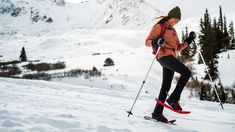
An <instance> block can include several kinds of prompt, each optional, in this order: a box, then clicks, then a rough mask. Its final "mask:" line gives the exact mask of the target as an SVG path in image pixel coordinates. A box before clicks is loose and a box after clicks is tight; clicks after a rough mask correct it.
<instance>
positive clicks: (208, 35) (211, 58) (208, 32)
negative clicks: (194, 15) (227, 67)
mask: <svg viewBox="0 0 235 132" xmlns="http://www.w3.org/2000/svg"><path fill="white" fill-rule="evenodd" d="M200 27H201V30H200V34H199V43H200V46H201V52H202V55H203V57H204V60H205V62H206V65H207V66H208V69H209V74H210V75H211V76H212V78H213V79H215V78H217V77H218V70H217V64H218V61H217V60H216V59H217V58H218V56H217V55H216V53H217V52H216V48H212V47H216V34H215V33H216V32H215V30H214V29H213V27H212V24H211V19H210V15H209V12H208V10H207V9H206V11H205V14H204V18H203V19H201V21H200ZM199 63H202V61H201V60H199ZM205 79H208V75H206V76H205Z"/></svg>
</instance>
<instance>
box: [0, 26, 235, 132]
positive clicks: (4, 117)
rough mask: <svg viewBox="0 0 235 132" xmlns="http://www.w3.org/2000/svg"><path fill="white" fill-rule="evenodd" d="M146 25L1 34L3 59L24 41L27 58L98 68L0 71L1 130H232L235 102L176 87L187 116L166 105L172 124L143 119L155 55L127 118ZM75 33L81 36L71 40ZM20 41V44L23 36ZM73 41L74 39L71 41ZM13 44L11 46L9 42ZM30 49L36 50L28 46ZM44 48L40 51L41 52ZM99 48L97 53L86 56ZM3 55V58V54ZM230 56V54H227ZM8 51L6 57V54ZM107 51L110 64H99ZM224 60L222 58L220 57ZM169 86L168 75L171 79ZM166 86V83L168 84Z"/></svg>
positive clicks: (144, 55) (152, 90)
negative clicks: (68, 73) (27, 75)
mask: <svg viewBox="0 0 235 132" xmlns="http://www.w3.org/2000/svg"><path fill="white" fill-rule="evenodd" d="M147 34H148V32H147V31H132V30H113V29H109V30H108V29H100V30H95V31H94V32H93V31H91V32H90V31H86V30H70V31H66V32H59V31H58V32H56V33H47V34H45V35H43V36H37V37H34V36H24V37H19V38H17V39H14V40H11V41H8V40H6V41H2V42H3V44H2V47H3V49H4V51H3V52H2V54H3V55H4V56H3V58H4V59H5V60H8V59H13V58H15V57H17V56H18V54H19V53H17V52H15V51H16V50H17V49H19V48H18V45H24V46H25V48H26V52H27V54H28V55H29V59H31V60H38V59H39V60H43V61H49V62H55V61H59V60H60V61H65V62H66V64H67V69H68V70H69V69H73V68H76V67H79V68H92V66H96V67H97V68H98V69H100V70H101V71H102V72H103V73H104V75H103V76H101V77H94V78H89V79H84V77H79V78H65V79H54V80H53V81H50V82H48V81H38V80H22V79H9V78H0V82H1V83H0V87H1V89H0V100H1V102H0V130H2V131H40V132H43V131H68V132H74V131H75V132H88V131H89V132H90V131H94V132H143V131H148V132H152V131H156V130H157V131H162V132H164V131H205V132H206V131H233V130H235V115H234V112H235V106H234V105H231V104H224V107H225V109H221V108H220V107H219V106H218V103H215V102H206V101H199V100H198V99H196V98H191V99H190V98H189V97H188V96H189V91H188V90H187V89H185V90H184V92H183V95H182V96H183V97H182V101H181V102H182V105H183V108H184V109H185V110H190V111H191V112H192V113H191V114H189V115H179V114H175V113H172V111H169V110H165V111H164V112H165V116H166V117H167V118H169V119H177V122H176V124H175V125H165V124H162V123H156V122H151V121H146V120H144V119H143V117H144V116H145V115H150V114H151V113H152V111H153V108H154V105H155V101H154V98H155V97H156V96H157V95H158V92H159V88H160V85H161V67H160V65H159V64H158V63H156V62H155V64H154V66H153V68H152V70H151V72H150V74H149V77H148V79H147V82H146V84H145V86H144V89H143V91H142V92H141V94H140V97H139V99H138V101H137V103H136V106H135V107H134V109H133V111H132V112H133V113H134V115H132V116H130V117H129V118H127V113H126V111H128V110H130V107H131V105H132V103H133V101H134V98H135V96H136V94H137V91H138V89H139V88H140V85H141V82H142V81H143V80H142V79H144V76H145V74H146V72H147V70H148V68H149V66H150V63H151V61H152V59H153V56H152V55H151V49H150V48H146V47H145V45H144V44H143V41H144V38H145V37H146V35H147ZM78 38H81V39H78ZM24 40H26V41H27V43H25V41H24ZM78 43H80V45H78ZM12 47H14V48H12ZM35 49H37V50H35ZM42 53H43V54H42ZM92 53H101V55H92ZM9 56H10V57H9ZM230 56H231V58H233V53H231V55H230ZM8 57H9V58H8ZM107 57H111V58H112V59H113V60H114V63H115V66H114V67H103V64H104V60H105V58H107ZM224 59H225V58H224ZM174 85H175V82H174V84H173V86H174ZM171 90H172V89H171Z"/></svg>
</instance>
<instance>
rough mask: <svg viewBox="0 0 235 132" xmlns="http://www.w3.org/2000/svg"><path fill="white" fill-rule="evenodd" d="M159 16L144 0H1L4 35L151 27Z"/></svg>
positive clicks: (0, 9) (0, 14)
mask: <svg viewBox="0 0 235 132" xmlns="http://www.w3.org/2000/svg"><path fill="white" fill-rule="evenodd" d="M159 15H160V11H159V10H157V9H155V8H154V7H152V6H151V5H149V4H148V3H146V2H145V1H144V0H128V1H126V0H87V1H81V2H79V3H70V2H68V1H64V0H34V1H32V0H1V1H0V16H1V21H0V23H1V25H2V26H1V28H2V30H1V34H15V33H16V32H19V31H23V33H27V32H29V31H30V32H32V31H40V32H42V31H44V32H45V30H53V29H58V28H62V29H67V28H125V29H126V28H128V29H133V28H135V29H138V28H146V27H149V25H150V23H152V20H153V18H154V17H156V16H159ZM146 23H148V24H146ZM146 25H148V26H146Z"/></svg>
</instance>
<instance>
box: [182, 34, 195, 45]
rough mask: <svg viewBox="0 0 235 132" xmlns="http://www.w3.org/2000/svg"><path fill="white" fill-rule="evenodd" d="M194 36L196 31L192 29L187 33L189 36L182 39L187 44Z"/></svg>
mask: <svg viewBox="0 0 235 132" xmlns="http://www.w3.org/2000/svg"><path fill="white" fill-rule="evenodd" d="M196 36H197V35H196V33H195V32H194V31H191V32H190V33H189V36H188V37H187V38H186V39H185V40H184V41H185V42H187V44H188V45H189V44H191V43H192V41H193V40H194V39H195V38H196Z"/></svg>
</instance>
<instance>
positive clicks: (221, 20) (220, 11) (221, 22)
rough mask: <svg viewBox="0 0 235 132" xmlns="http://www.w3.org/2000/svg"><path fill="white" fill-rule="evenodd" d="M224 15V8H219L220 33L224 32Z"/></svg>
mask: <svg viewBox="0 0 235 132" xmlns="http://www.w3.org/2000/svg"><path fill="white" fill-rule="evenodd" d="M223 26H224V24H223V13H222V7H221V5H220V6H219V18H218V27H219V30H220V31H223Z"/></svg>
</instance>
